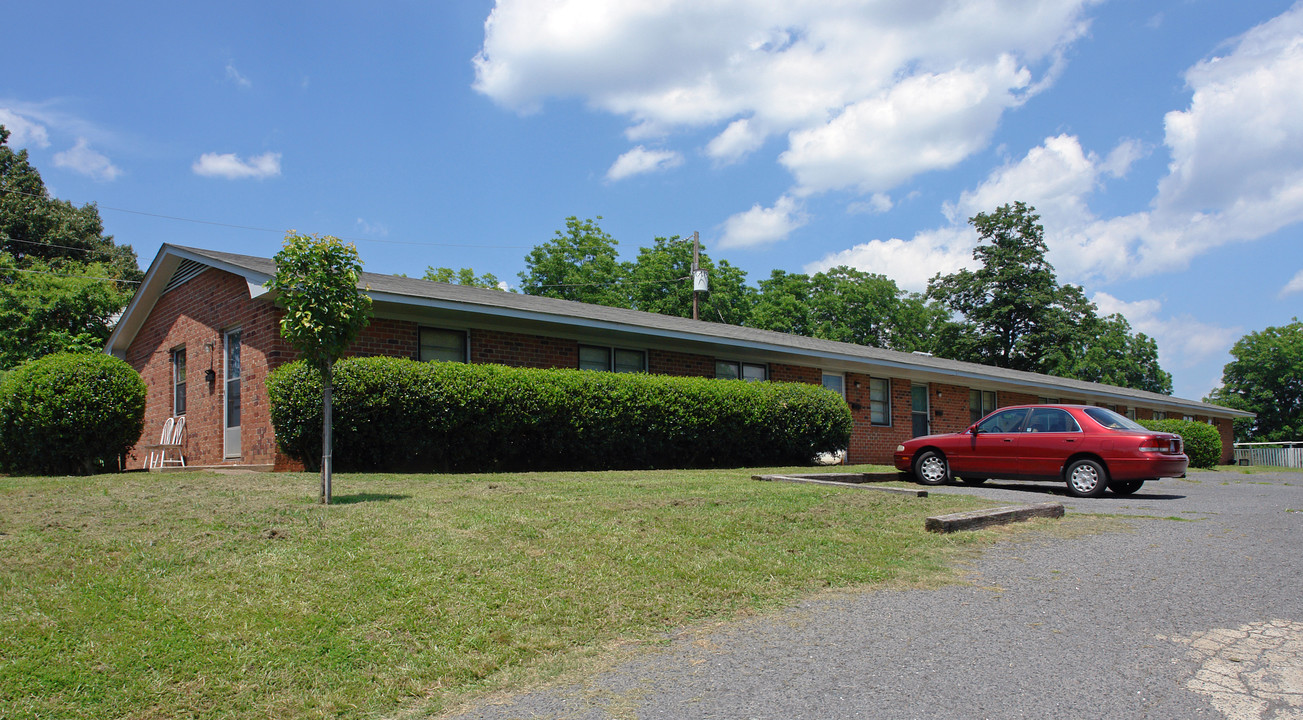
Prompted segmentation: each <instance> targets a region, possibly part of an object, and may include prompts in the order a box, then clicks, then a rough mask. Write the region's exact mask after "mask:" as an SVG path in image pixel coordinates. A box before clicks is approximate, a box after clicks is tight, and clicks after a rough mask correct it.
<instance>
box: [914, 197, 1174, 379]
mask: <svg viewBox="0 0 1303 720" xmlns="http://www.w3.org/2000/svg"><path fill="white" fill-rule="evenodd" d="M1039 220H1040V216H1038V215H1037V214H1036V212H1035V210H1034V209H1033V208H1031V207H1030V206H1028V205H1026V204H1024V203H1021V202H1017V203H1014V204H1012V205H1004V206H1002V207H1000V208H997V209H996V210H995V211H994V212H992V213H989V214H988V213H979V214H978V215H976V216H974V217H972V218H970V220H969V222H971V223H972V224H973V226H974V227H975V228H976V229H977V233H978V236H979V237H980V239H981V243H979V244H978V246H977V247H976V248H975V249H974V250H973V258H974V259H976V260H978V261H979V262H980V263H981V267H979V268H978V269H976V270H961V271H959V272H957V273H954V274H951V275H946V276H942V275H940V274H938V275H937V276H936V277H934V278H932V280H931V281H930V282H929V283H928V296H929V297H930V298H932V299H934V300H936V301H937V302H939V303H941V304H942V305H943V306H944V307H945V308H946V309H948V310H949V311H950V312H951V313H952V317H951V319H950V320H949V321H946V322H944V323H942V324H941V326H940V328H939V329H938V332H937V333H936V338H935V342H934V348H935V349H934V352H936V353H937V354H939V355H943V356H945V357H949V358H954V359H956V360H967V361H970V362H977V363H983V364H986V365H995V366H998V367H1005V368H1011V369H1014V370H1027V371H1031V372H1040V373H1047V374H1050V375H1058V376H1060V377H1072V378H1078V379H1081V380H1090V381H1093V382H1103V383H1109V384H1113V385H1122V386H1125V387H1132V388H1137V389H1140V390H1149V391H1152V392H1158V393H1170V392H1171V390H1172V376H1171V375H1170V374H1168V373H1167V372H1166V371H1164V370H1163V369H1162V368H1161V367H1159V364H1158V348H1157V345H1156V344H1155V343H1154V341H1153V339H1151V338H1149V337H1148V336H1146V335H1144V334H1143V333H1139V334H1132V332H1131V326H1130V325H1129V324H1128V323H1127V322H1126V320H1125V319H1123V318H1122V316H1120V315H1112V316H1109V317H1106V318H1100V317H1099V316H1098V312H1097V308H1096V307H1095V304H1094V303H1092V302H1091V301H1090V300H1089V299H1087V298H1086V295H1085V293H1084V292H1083V291H1082V289H1081V287H1079V286H1076V285H1060V284H1059V281H1058V278H1057V276H1056V275H1055V273H1054V268H1053V266H1052V265H1050V263H1049V261H1048V260H1047V259H1046V257H1045V255H1046V253H1047V252H1048V248H1047V246H1046V244H1045V230H1044V228H1043V227H1041V225H1040V223H1039V222H1038V221H1039Z"/></svg>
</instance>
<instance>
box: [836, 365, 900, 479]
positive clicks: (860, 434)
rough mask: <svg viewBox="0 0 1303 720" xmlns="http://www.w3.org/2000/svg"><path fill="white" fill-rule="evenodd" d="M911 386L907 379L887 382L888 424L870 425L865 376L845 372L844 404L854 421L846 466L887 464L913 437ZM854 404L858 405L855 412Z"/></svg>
mask: <svg viewBox="0 0 1303 720" xmlns="http://www.w3.org/2000/svg"><path fill="white" fill-rule="evenodd" d="M857 383H858V387H857V386H856V384H857ZM911 385H912V383H911V382H910V381H909V380H900V379H893V380H891V424H890V425H873V424H872V419H873V414H872V413H873V409H872V407H871V403H870V392H869V376H868V375H861V374H859V373H846V401H847V402H848V403H850V404H851V417H852V418H853V419H854V425H853V426H852V427H851V442H850V448H849V449H848V451H847V453H846V456H847V457H846V461H847V462H848V463H852V464H858V463H877V464H881V465H890V464H891V462H892V459H891V455H892V453H893V452H895V450H896V446H897V445H899V444H900V443H902V442H904V441H905V440H908V439H909V438H910V437H911V436H912V434H913V415H912V411H911V410H910V408H911V407H912V406H911V404H910V386H911ZM856 405H859V409H858V410H857V409H856V408H855V406H856Z"/></svg>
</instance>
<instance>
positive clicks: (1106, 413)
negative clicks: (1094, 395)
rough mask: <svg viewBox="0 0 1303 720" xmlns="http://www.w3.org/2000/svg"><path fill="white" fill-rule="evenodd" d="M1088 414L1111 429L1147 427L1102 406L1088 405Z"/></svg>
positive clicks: (1140, 428)
mask: <svg viewBox="0 0 1303 720" xmlns="http://www.w3.org/2000/svg"><path fill="white" fill-rule="evenodd" d="M1086 414H1087V415H1089V416H1090V419H1091V420H1094V421H1095V422H1097V423H1099V424H1100V425H1102V426H1104V427H1106V428H1108V429H1109V430H1144V429H1145V426H1144V425H1141V424H1140V423H1138V422H1136V421H1134V420H1130V419H1128V418H1126V417H1123V416H1122V415H1118V414H1117V413H1115V412H1113V411H1112V410H1107V409H1105V408H1102V407H1088V408H1086Z"/></svg>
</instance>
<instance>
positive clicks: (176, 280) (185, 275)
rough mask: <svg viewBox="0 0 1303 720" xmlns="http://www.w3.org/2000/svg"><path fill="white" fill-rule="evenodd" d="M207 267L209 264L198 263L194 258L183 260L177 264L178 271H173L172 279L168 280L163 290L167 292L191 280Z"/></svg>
mask: <svg viewBox="0 0 1303 720" xmlns="http://www.w3.org/2000/svg"><path fill="white" fill-rule="evenodd" d="M207 269H208V266H207V265H205V264H203V263H198V262H195V261H194V260H182V261H181V264H180V265H178V266H177V268H176V272H174V273H172V279H171V280H168V281H167V285H166V286H165V287H164V288H163V292H165V293H166V292H168V291H170V290H173V289H175V288H178V287H180V286H182V285H184V284H186V283H187V282H190V281H191V280H193V279H194V278H195V277H196V276H198V275H199V273H201V272H203V271H205V270H207Z"/></svg>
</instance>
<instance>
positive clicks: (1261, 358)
mask: <svg viewBox="0 0 1303 720" xmlns="http://www.w3.org/2000/svg"><path fill="white" fill-rule="evenodd" d="M1231 355H1232V356H1233V357H1234V358H1235V359H1234V360H1232V361H1231V362H1229V363H1227V364H1226V366H1225V368H1223V369H1222V385H1221V387H1219V388H1217V389H1216V390H1214V391H1213V393H1212V396H1211V397H1210V398H1209V400H1210V401H1211V402H1215V403H1217V404H1219V405H1225V406H1226V407H1232V408H1236V409H1238V410H1247V411H1249V412H1253V413H1257V415H1258V416H1257V417H1256V418H1254V419H1252V420H1236V421H1235V437H1236V439H1237V440H1240V441H1249V440H1259V441H1269V440H1303V323H1300V322H1299V319H1298V318H1294V319H1293V322H1291V323H1289V324H1288V325H1283V326H1281V327H1269V328H1266V329H1265V330H1260V331H1258V332H1251V333H1249V334H1248V335H1245V336H1244V337H1242V338H1240V339H1239V341H1238V342H1236V343H1235V345H1234V346H1233V347H1232V348H1231Z"/></svg>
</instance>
